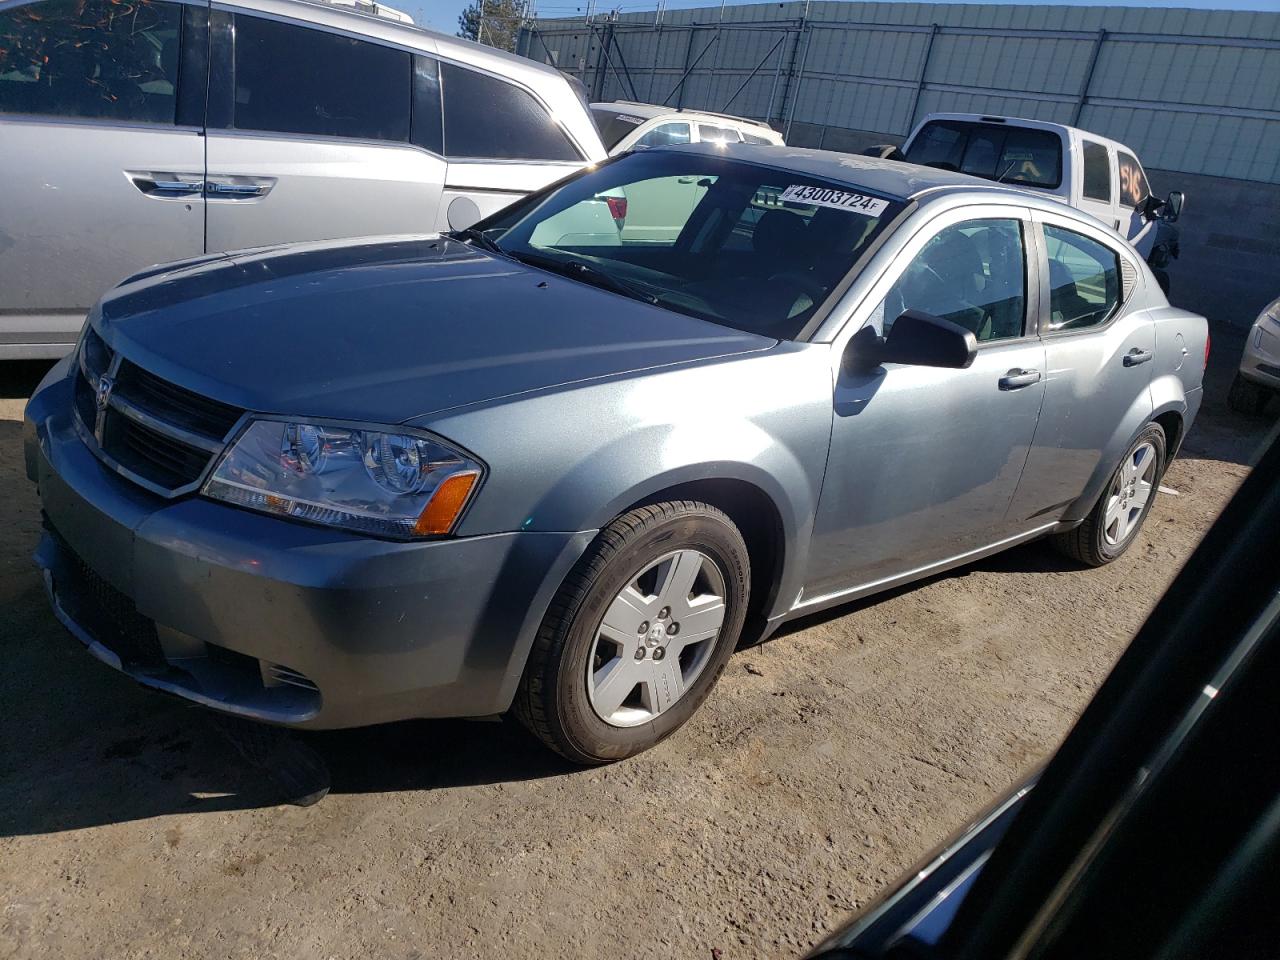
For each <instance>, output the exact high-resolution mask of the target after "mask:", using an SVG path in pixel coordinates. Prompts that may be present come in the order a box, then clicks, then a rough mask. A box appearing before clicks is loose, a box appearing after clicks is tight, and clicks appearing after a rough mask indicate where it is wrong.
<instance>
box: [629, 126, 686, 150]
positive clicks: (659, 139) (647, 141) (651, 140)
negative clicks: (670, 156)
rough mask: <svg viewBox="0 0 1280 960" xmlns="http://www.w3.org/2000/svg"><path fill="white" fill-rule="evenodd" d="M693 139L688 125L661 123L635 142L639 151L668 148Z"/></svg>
mask: <svg viewBox="0 0 1280 960" xmlns="http://www.w3.org/2000/svg"><path fill="white" fill-rule="evenodd" d="M691 139H692V135H691V134H690V133H689V125H688V124H687V123H661V124H659V125H658V126H656V127H654V128H653V129H652V130H650V131H649V132H648V133H646V134H645V135H644V136H643V137H641V138H640V139H639V140H637V141H636V142H635V146H636V147H637V148H639V149H644V148H645V147H667V146H671V145H672V144H675V143H688V142H689V141H690V140H691Z"/></svg>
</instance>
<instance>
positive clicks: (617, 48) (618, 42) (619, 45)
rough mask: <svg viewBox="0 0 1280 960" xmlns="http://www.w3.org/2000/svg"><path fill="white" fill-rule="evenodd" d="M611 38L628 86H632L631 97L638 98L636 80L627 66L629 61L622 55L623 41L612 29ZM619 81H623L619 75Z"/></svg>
mask: <svg viewBox="0 0 1280 960" xmlns="http://www.w3.org/2000/svg"><path fill="white" fill-rule="evenodd" d="M609 39H610V40H612V41H613V49H614V51H615V52H616V53H617V54H618V63H620V64H622V72H623V73H624V74H626V77H627V86H628V87H630V88H631V99H632V100H638V99H639V97H638V96H637V95H636V82H635V80H633V79H631V70H630V68H628V67H627V61H626V60H625V59H624V58H623V56H622V41H621V40H619V39H618V35H617V34H616V33H614V32H613V31H612V30H611V31H610V32H609ZM613 73H614V75H615V76H617V73H618V71H617V68H614V71H613ZM618 83H622V77H618Z"/></svg>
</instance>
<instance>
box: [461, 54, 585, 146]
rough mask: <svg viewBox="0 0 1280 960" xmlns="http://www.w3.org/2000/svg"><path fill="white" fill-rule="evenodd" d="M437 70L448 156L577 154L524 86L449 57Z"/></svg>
mask: <svg viewBox="0 0 1280 960" xmlns="http://www.w3.org/2000/svg"><path fill="white" fill-rule="evenodd" d="M440 75H441V80H442V81H443V83H444V149H445V154H446V155H447V156H450V157H476V158H492V159H516V160H525V159H527V160H581V159H582V157H581V156H580V155H579V154H578V151H577V150H576V149H574V146H573V144H572V143H570V142H569V138H568V137H566V136H565V134H564V131H563V130H561V129H560V127H559V125H558V124H557V123H556V122H555V121H554V120H552V119H551V117H550V115H549V114H548V113H547V111H546V110H544V109H542V105H541V104H539V103H538V101H537V100H535V99H534V98H533V96H532V95H531V94H529V93H528V92H526V91H524V90H522V89H520V88H519V87H516V86H513V85H512V84H509V83H507V82H505V81H503V80H499V79H498V78H497V77H491V76H489V75H487V74H484V73H478V72H476V71H475V70H467V69H466V68H464V67H458V66H454V65H453V64H451V63H442V64H441V65H440Z"/></svg>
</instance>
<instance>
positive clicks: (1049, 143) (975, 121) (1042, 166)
mask: <svg viewBox="0 0 1280 960" xmlns="http://www.w3.org/2000/svg"><path fill="white" fill-rule="evenodd" d="M864 152H865V153H867V154H869V155H872V156H879V157H889V158H893V159H898V160H906V161H907V162H908V163H918V164H920V165H921V166H925V167H937V168H939V169H942V170H956V171H959V172H960V173H967V174H970V175H971V176H975V177H982V178H983V179H986V180H995V181H998V182H1000V183H1009V184H1013V185H1015V186H1019V187H1029V188H1031V189H1033V190H1035V191H1036V192H1037V193H1048V194H1050V195H1052V196H1055V197H1057V198H1058V199H1059V200H1061V201H1063V202H1064V203H1068V204H1070V205H1071V206H1073V207H1075V208H1076V209H1078V210H1083V211H1084V212H1085V213H1088V214H1092V215H1093V216H1094V217H1097V218H1098V219H1099V220H1101V221H1102V222H1103V223H1105V224H1106V225H1107V226H1109V227H1111V228H1112V229H1114V230H1115V231H1116V232H1117V233H1119V234H1120V235H1121V236H1122V237H1124V238H1125V239H1127V240H1128V241H1129V242H1130V243H1131V244H1133V246H1134V248H1135V249H1137V251H1138V253H1139V254H1141V255H1142V257H1143V258H1144V259H1145V260H1146V261H1147V263H1148V264H1150V265H1151V268H1152V270H1153V271H1154V272H1155V275H1156V279H1157V280H1158V281H1159V282H1160V286H1161V288H1162V289H1163V290H1164V291H1165V292H1166V293H1168V291H1169V275H1168V273H1167V270H1166V268H1167V267H1168V265H1169V261H1170V260H1171V259H1173V258H1176V257H1177V256H1178V234H1177V230H1176V228H1174V227H1173V226H1172V225H1173V223H1174V222H1175V221H1176V220H1177V219H1178V217H1179V215H1180V214H1181V213H1182V204H1183V196H1182V193H1181V191H1178V190H1173V191H1171V192H1170V193H1169V196H1168V197H1167V198H1165V199H1160V198H1159V197H1156V196H1153V195H1152V193H1151V185H1150V184H1149V183H1148V182H1147V174H1146V171H1144V170H1143V169H1142V164H1141V163H1140V162H1139V161H1138V157H1137V154H1136V153H1134V151H1133V150H1131V149H1130V148H1129V147H1127V146H1125V145H1124V144H1123V143H1119V142H1117V141H1115V140H1108V139H1107V138H1106V137H1100V136H1098V135H1097V134H1094V133H1090V132H1089V131H1088V130H1081V129H1080V128H1079V127H1070V126H1067V125H1066V124H1064V123H1048V122H1046V121H1044V120H1025V119H1022V118H1020V117H992V116H986V115H983V114H977V113H931V114H928V115H927V116H925V118H924V119H923V120H921V121H920V123H919V124H918V125H917V126H916V128H915V129H914V130H913V131H911V135H910V136H908V137H907V139H906V140H905V141H904V142H903V144H902V146H901V148H899V147H894V146H890V145H883V146H875V147H871V148H869V149H868V150H866V151H864Z"/></svg>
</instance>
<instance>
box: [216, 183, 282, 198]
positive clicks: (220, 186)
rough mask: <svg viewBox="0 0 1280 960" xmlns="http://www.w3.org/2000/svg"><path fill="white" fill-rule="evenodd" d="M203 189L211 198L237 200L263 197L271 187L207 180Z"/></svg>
mask: <svg viewBox="0 0 1280 960" xmlns="http://www.w3.org/2000/svg"><path fill="white" fill-rule="evenodd" d="M204 189H205V192H206V193H207V194H209V196H211V197H226V198H227V199H229V200H238V199H241V198H244V199H248V198H249V197H261V196H264V195H265V194H266V192H267V191H268V190H270V189H271V187H270V186H268V185H267V184H265V183H222V182H220V181H218V180H207V181H205V185H204Z"/></svg>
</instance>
